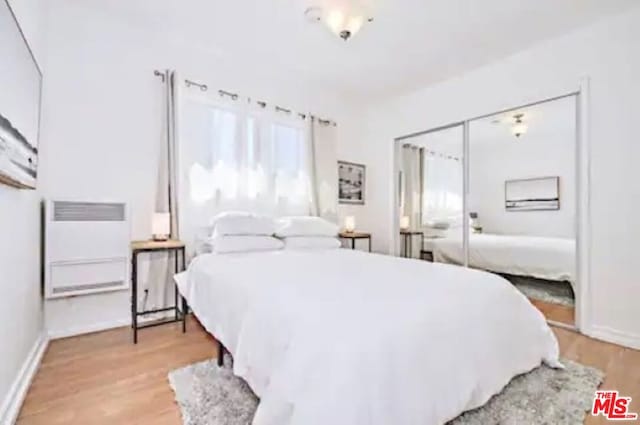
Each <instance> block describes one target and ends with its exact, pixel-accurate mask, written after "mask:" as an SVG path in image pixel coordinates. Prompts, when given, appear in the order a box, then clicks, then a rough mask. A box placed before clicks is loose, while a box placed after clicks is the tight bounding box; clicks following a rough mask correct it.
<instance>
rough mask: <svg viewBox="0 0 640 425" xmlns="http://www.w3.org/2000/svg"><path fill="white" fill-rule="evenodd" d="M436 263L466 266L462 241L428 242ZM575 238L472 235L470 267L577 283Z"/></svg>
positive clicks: (448, 239)
mask: <svg viewBox="0 0 640 425" xmlns="http://www.w3.org/2000/svg"><path fill="white" fill-rule="evenodd" d="M425 243H428V244H429V245H430V247H431V250H432V252H433V258H434V260H435V261H439V262H442V263H451V264H462V263H463V262H464V254H463V249H462V239H461V238H442V239H431V240H429V239H425ZM575 246H576V242H575V240H573V239H563V238H546V237H538V236H516V235H491V234H471V235H469V266H470V267H474V268H478V269H483V270H490V271H493V272H496V273H506V274H512V275H516V276H532V277H535V278H538V279H546V280H554V281H568V282H571V284H572V285H573V284H575V282H576V273H575V263H576V248H575Z"/></svg>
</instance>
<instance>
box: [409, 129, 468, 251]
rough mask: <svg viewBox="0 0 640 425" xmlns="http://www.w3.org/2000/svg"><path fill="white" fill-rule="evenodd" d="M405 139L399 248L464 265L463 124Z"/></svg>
mask: <svg viewBox="0 0 640 425" xmlns="http://www.w3.org/2000/svg"><path fill="white" fill-rule="evenodd" d="M398 143H400V153H399V156H400V176H401V180H400V182H401V183H400V193H401V196H400V205H399V207H400V212H399V218H400V239H399V240H400V253H401V255H402V256H406V257H413V258H420V257H422V258H423V259H427V260H435V261H442V262H449V263H455V264H464V251H463V237H464V235H463V228H464V226H463V222H465V220H464V219H463V189H464V188H463V180H464V159H463V152H464V132H463V127H462V125H456V126H451V127H447V128H443V129H438V130H434V131H430V132H427V133H422V134H420V135H416V136H412V137H407V138H404V139H401V140H399V141H398Z"/></svg>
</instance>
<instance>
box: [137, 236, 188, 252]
mask: <svg viewBox="0 0 640 425" xmlns="http://www.w3.org/2000/svg"><path fill="white" fill-rule="evenodd" d="M176 248H184V242H182V241H178V240H175V239H169V240H166V241H154V240H148V241H133V242H131V249H132V250H133V251H154V250H163V249H176Z"/></svg>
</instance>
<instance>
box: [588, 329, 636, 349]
mask: <svg viewBox="0 0 640 425" xmlns="http://www.w3.org/2000/svg"><path fill="white" fill-rule="evenodd" d="M587 335H588V336H590V337H592V338H595V339H600V340H602V341H606V342H611V343H613V344H617V345H622V346H624V347H629V348H634V349H636V350H640V335H636V334H631V333H627V332H621V331H618V330H615V329H611V328H608V327H606V326H597V325H594V326H591V327H590V328H589V332H588V333H587Z"/></svg>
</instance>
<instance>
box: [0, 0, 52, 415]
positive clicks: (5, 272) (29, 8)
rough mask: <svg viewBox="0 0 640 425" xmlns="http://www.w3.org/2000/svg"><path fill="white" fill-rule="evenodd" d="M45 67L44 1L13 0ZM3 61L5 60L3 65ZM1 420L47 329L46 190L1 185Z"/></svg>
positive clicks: (19, 18) (25, 29) (14, 6)
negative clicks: (43, 269) (43, 263)
mask: <svg viewBox="0 0 640 425" xmlns="http://www.w3.org/2000/svg"><path fill="white" fill-rule="evenodd" d="M9 3H10V5H11V7H12V8H13V11H14V13H15V14H16V16H17V18H18V20H19V22H20V25H21V27H22V30H23V32H24V34H25V36H26V38H27V40H28V41H29V44H30V45H31V48H32V50H33V52H34V55H35V56H36V58H37V60H38V61H39V62H40V66H41V67H42V65H43V63H42V57H43V55H42V43H41V40H42V33H41V29H42V24H43V21H42V18H43V10H42V9H43V4H44V3H42V2H41V1H39V0H28V1H27V0H21V1H17V0H10V1H9ZM0 66H1V65H0ZM0 235H2V241H3V242H2V246H1V247H0V250H1V251H0V294H2V296H1V297H0V341H2V343H1V344H0V422H2V415H3V411H2V408H3V402H4V401H5V398H6V397H7V396H9V390H10V388H11V385H12V384H13V383H14V381H15V380H16V378H17V377H18V371H19V370H20V368H21V367H22V366H23V363H24V362H25V360H26V359H27V356H28V354H29V352H30V351H31V349H32V348H33V346H34V344H35V343H36V341H37V340H38V338H39V336H40V334H41V331H42V301H41V296H40V194H39V190H38V191H31V190H17V189H13V188H10V187H8V186H4V185H0Z"/></svg>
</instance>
